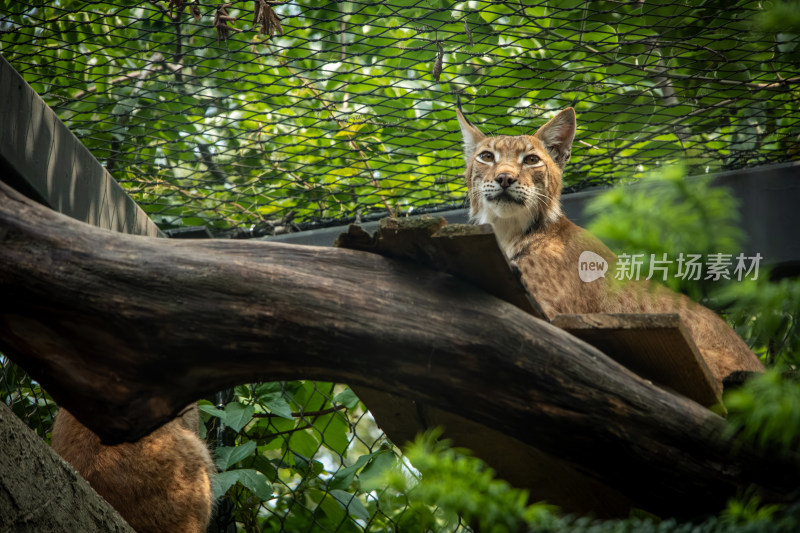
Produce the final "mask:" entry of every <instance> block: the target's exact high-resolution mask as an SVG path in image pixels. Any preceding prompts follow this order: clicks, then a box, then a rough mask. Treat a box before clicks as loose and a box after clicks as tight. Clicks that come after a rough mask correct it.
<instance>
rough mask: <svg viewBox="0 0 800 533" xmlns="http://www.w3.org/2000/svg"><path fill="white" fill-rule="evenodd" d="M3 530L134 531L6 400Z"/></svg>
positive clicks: (2, 409)
mask: <svg viewBox="0 0 800 533" xmlns="http://www.w3.org/2000/svg"><path fill="white" fill-rule="evenodd" d="M0 530H2V531H15V532H17V533H23V532H27V531H30V532H32V533H33V532H40V531H81V532H85V533H94V532H97V533H110V532H118V533H133V529H131V527H130V526H129V525H128V524H127V523H126V522H125V520H123V519H122V517H121V516H119V514H117V512H116V511H115V510H114V508H113V507H111V505H110V504H109V503H108V502H106V501H105V500H104V499H103V498H101V497H100V496H98V494H97V493H96V492H95V491H94V490H93V489H92V488H91V487H90V486H89V484H88V483H87V482H86V481H84V479H83V478H82V477H80V476H79V475H78V474H77V473H76V472H75V470H73V469H72V467H70V466H69V465H68V464H67V463H66V462H65V461H64V460H63V459H61V458H60V457H59V456H58V455H56V453H55V452H54V451H53V450H52V449H50V447H49V446H47V444H45V442H44V440H43V439H41V438H39V436H38V435H36V434H35V433H34V432H33V431H31V429H30V428H29V427H28V426H26V425H25V424H24V423H23V422H22V421H21V420H20V419H19V418H17V416H16V415H15V414H14V413H13V412H12V411H11V409H9V408H8V406H7V405H5V404H3V403H1V402H0Z"/></svg>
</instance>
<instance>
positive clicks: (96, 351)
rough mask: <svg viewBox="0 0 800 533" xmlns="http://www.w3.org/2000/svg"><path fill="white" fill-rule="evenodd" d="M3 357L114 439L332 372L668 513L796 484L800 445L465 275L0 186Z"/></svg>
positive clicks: (774, 494) (772, 495) (771, 493)
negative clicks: (737, 422) (50, 201)
mask: <svg viewBox="0 0 800 533" xmlns="http://www.w3.org/2000/svg"><path fill="white" fill-rule="evenodd" d="M0 294H2V298H0V350H2V351H3V352H5V353H6V354H7V355H9V356H10V357H11V358H12V359H14V361H16V362H17V363H18V364H20V365H21V366H22V367H23V368H25V369H26V370H27V371H28V372H30V374H31V375H32V376H33V377H34V378H36V379H37V380H39V381H40V382H41V383H42V385H43V386H44V387H45V388H46V389H47V390H48V392H49V393H50V394H51V395H52V396H53V398H54V399H55V400H56V401H57V402H58V403H59V404H61V405H63V406H64V407H66V408H67V409H69V410H70V411H71V412H72V413H73V414H74V415H75V416H76V417H78V418H79V419H80V420H81V421H82V422H83V423H84V424H86V425H87V426H88V427H90V428H91V429H92V430H93V431H95V432H96V433H97V434H98V435H100V436H101V437H102V438H104V439H105V440H106V441H107V442H109V443H112V442H119V441H122V440H130V439H135V438H137V437H140V436H142V435H143V434H145V433H147V432H148V431H150V430H152V429H153V428H155V427H157V426H158V425H159V424H161V423H163V422H165V421H167V420H169V419H170V418H172V417H174V416H175V415H176V414H177V413H178V411H179V410H180V409H181V408H182V407H183V406H185V405H187V404H188V403H190V402H192V401H195V400H196V399H197V398H199V397H200V396H202V395H204V394H208V393H211V392H213V391H216V390H219V389H222V388H225V387H229V386H232V385H235V384H240V383H246V382H253V381H259V380H281V379H298V378H303V379H321V380H329V381H340V382H345V383H353V384H356V385H359V384H360V385H366V386H369V387H372V388H376V389H380V390H386V391H391V392H394V393H396V394H398V395H401V396H404V397H408V398H414V399H418V400H421V401H424V402H425V403H427V404H429V405H431V406H434V407H436V408H439V409H443V410H445V411H448V412H452V413H454V414H456V415H460V416H463V417H466V418H468V419H470V420H473V421H475V422H478V423H481V424H484V425H487V426H490V427H493V428H495V429H497V430H498V431H500V432H502V433H505V434H507V435H510V436H513V437H514V438H516V439H518V440H520V441H521V442H524V443H527V444H531V445H533V446H536V447H537V448H539V449H541V450H542V451H544V452H546V453H550V454H553V455H555V456H557V457H559V458H561V459H563V460H565V461H568V462H570V463H571V464H573V465H575V466H576V467H577V468H578V469H579V470H581V471H583V472H585V473H589V474H590V475H591V476H592V477H594V478H596V479H598V480H600V481H602V482H603V483H606V484H608V485H610V486H612V487H614V488H616V489H618V490H619V491H620V492H622V493H624V494H625V495H626V496H628V497H631V498H632V499H633V500H634V501H635V502H636V504H637V505H639V506H640V507H642V508H645V509H647V510H650V511H652V512H656V513H659V514H663V515H676V516H690V515H693V514H696V513H702V512H707V511H709V510H714V509H717V508H718V507H719V506H721V505H722V504H723V503H724V502H725V501H726V499H727V498H728V497H730V496H731V495H733V494H734V493H735V492H736V491H737V490H738V489H740V488H743V487H744V486H746V485H748V484H751V483H752V484H755V485H757V486H758V487H760V488H761V490H762V493H763V495H764V498H765V499H766V500H767V501H780V500H781V499H783V498H786V497H787V494H788V493H790V492H791V491H792V490H793V489H794V488H795V487H796V480H797V479H798V474H800V467H799V466H798V464H799V463H798V461H797V459H796V458H795V457H792V458H779V457H768V456H765V455H764V454H761V453H759V452H758V451H756V450H754V449H751V448H749V447H747V446H737V447H734V446H733V445H732V444H731V443H730V442H729V441H728V440H727V439H725V438H724V437H723V431H724V429H725V421H724V419H722V418H721V417H719V416H717V415H715V414H713V413H711V412H710V411H708V410H706V409H705V408H703V407H701V406H700V405H698V404H696V403H694V402H692V401H689V400H686V399H684V398H681V397H679V396H676V395H674V394H671V393H668V392H666V391H664V390H661V389H659V388H657V387H655V386H653V385H652V384H650V383H648V382H646V381H645V380H643V379H641V378H639V377H637V376H636V375H634V374H633V373H631V372H629V371H628V370H626V369H625V368H624V367H622V366H620V365H619V364H617V363H615V362H614V361H612V360H611V359H609V358H608V357H606V356H605V355H604V354H602V353H601V352H599V351H598V350H596V349H594V348H592V347H591V346H589V345H588V344H586V343H584V342H582V341H580V340H578V339H576V338H575V337H572V336H571V335H569V334H567V333H565V332H564V331H562V330H560V329H558V328H556V327H554V326H551V325H550V324H547V323H546V322H544V321H541V320H539V319H536V318H534V317H532V316H530V315H528V314H527V313H525V312H523V311H521V310H520V309H518V308H516V307H514V306H513V305H511V304H508V303H506V302H503V301H501V300H499V299H497V298H494V297H492V296H490V295H488V294H486V293H484V292H483V291H481V290H479V289H477V288H475V287H473V286H471V285H469V284H467V283H466V282H463V281H461V280H459V279H456V278H454V277H452V276H450V275H447V274H443V273H440V272H435V271H432V270H428V269H425V268H422V267H419V266H417V265H414V264H411V263H407V262H403V261H398V260H392V259H388V258H385V257H381V256H378V255H374V254H369V253H363V252H358V251H353V250H346V249H337V248H317V247H301V246H293V245H286V244H277V243H266V242H255V241H244V242H238V241H169V240H165V239H151V238H143V237H136V236H130V235H123V234H118V233H112V232H109V231H104V230H100V229H97V228H93V227H91V226H88V225H86V224H83V223H80V222H76V221H73V220H71V219H69V218H67V217H65V216H63V215H60V214H58V213H55V212H53V211H50V210H49V209H46V208H44V207H42V206H39V205H37V204H35V203H33V202H31V201H29V200H27V199H26V198H24V197H23V196H21V195H20V194H18V193H16V192H15V191H13V190H10V189H9V188H8V187H6V186H4V185H0Z"/></svg>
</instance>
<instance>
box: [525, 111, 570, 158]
mask: <svg viewBox="0 0 800 533" xmlns="http://www.w3.org/2000/svg"><path fill="white" fill-rule="evenodd" d="M575 128H576V124H575V110H574V109H572V108H571V107H568V108H566V109H564V110H563V111H561V112H560V113H559V114H558V115H556V116H554V117H553V118H551V119H550V121H549V122H548V123H547V124H545V125H544V126H542V127H541V128H539V131H537V132H536V134H535V135H534V137H536V138H538V139H539V140H540V141H542V142H543V143H544V146H545V148H547V151H548V152H550V156H551V157H552V158H553V161H555V162H556V164H557V165H558V166H559V167H561V168H564V165H566V164H567V161H569V157H570V155H571V154H572V139H573V138H574V137H575Z"/></svg>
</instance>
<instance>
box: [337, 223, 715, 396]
mask: <svg viewBox="0 0 800 533" xmlns="http://www.w3.org/2000/svg"><path fill="white" fill-rule="evenodd" d="M336 246H340V247H343V248H352V249H356V250H363V251H368V252H374V253H378V254H382V255H386V256H390V257H395V258H404V259H409V260H411V261H414V262H417V263H422V264H424V265H427V266H429V267H431V268H433V269H436V270H441V271H444V272H448V273H450V274H453V275H454V276H458V277H460V278H463V279H465V280H467V281H470V282H471V283H474V284H476V285H478V286H479V287H481V288H483V289H484V290H486V291H487V292H489V293H490V294H492V295H494V296H497V297H498V298H500V299H502V300H505V301H507V302H509V303H511V304H514V305H516V306H517V307H519V308H520V309H522V310H524V311H526V312H528V313H530V314H532V315H534V316H535V317H537V318H540V319H542V320H548V317H547V316H546V315H545V313H544V311H542V307H541V306H540V305H539V303H538V302H537V301H536V298H535V296H536V295H532V294H530V293H529V292H528V290H527V288H526V287H525V283H524V282H523V280H522V279H521V277H520V275H519V272H518V271H517V270H516V269H515V268H514V267H513V266H512V265H511V264H510V263H509V261H508V259H507V258H506V256H505V254H504V253H503V251H502V250H501V249H500V247H499V245H498V244H497V240H496V238H495V236H494V233H493V231H492V228H491V226H489V225H480V226H475V225H468V224H452V225H447V222H446V221H445V220H444V219H443V218H433V217H429V216H422V217H409V218H401V219H397V218H386V219H383V220H381V223H380V226H379V228H378V231H377V232H376V233H375V234H374V235H369V234H368V233H366V232H365V231H363V230H362V229H361V228H360V227H359V226H355V225H353V226H350V228H349V230H348V232H347V233H343V234H342V235H340V236H339V238H338V239H337V241H336ZM550 322H551V323H552V324H553V325H555V326H557V327H559V328H561V329H564V330H566V331H568V332H569V333H571V334H572V335H575V336H576V337H579V338H580V339H582V340H584V341H586V342H588V343H589V344H591V345H593V346H594V347H596V348H598V349H599V350H600V351H602V352H603V353H605V354H606V355H608V356H609V357H611V358H612V359H614V360H615V361H617V362H618V363H620V364H622V365H623V366H625V367H627V368H628V369H630V370H632V371H633V372H635V373H636V374H638V375H640V376H641V377H643V378H645V379H648V380H650V381H652V382H653V383H655V384H657V385H659V386H661V387H663V388H667V389H669V390H670V391H673V392H675V393H678V394H682V395H684V396H686V397H688V398H691V399H693V400H694V401H696V402H698V403H700V404H701V405H704V406H706V407H712V406H721V405H722V395H721V394H722V391H721V389H720V387H719V386H718V384H717V382H716V381H715V380H714V379H713V378H712V377H711V373H710V372H709V370H708V367H707V366H706V364H705V362H704V361H703V359H702V357H701V355H700V352H699V350H698V349H697V346H696V345H695V343H694V341H693V339H692V338H691V335H690V334H689V330H688V329H687V328H686V325H685V324H683V323H682V322H681V319H680V317H679V316H678V315H677V314H605V313H600V314H585V315H558V316H556V317H554V318H553V319H552V320H550Z"/></svg>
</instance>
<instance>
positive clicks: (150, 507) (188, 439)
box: [52, 407, 214, 533]
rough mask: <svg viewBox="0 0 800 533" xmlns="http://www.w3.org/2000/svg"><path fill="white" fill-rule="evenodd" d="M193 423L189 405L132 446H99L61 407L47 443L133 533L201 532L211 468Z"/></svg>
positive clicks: (194, 418)
mask: <svg viewBox="0 0 800 533" xmlns="http://www.w3.org/2000/svg"><path fill="white" fill-rule="evenodd" d="M197 424H198V414H197V408H196V407H192V408H190V409H189V410H188V412H187V414H185V415H184V416H183V417H180V418H176V419H175V420H172V421H171V422H169V423H167V424H165V425H164V426H162V427H160V428H158V429H157V430H155V431H154V432H153V433H151V434H150V435H148V436H146V437H143V438H142V439H140V440H139V441H137V442H134V443H125V444H119V445H117V446H104V445H102V444H101V443H100V439H99V438H98V437H97V435H95V434H94V433H93V432H91V431H90V430H89V429H88V428H86V426H84V425H83V424H81V423H80V422H78V420H77V419H75V417H74V416H72V414H70V413H69V412H68V411H66V410H65V409H61V410H60V411H59V413H58V416H57V417H56V421H55V425H54V427H53V437H52V445H53V448H54V449H55V451H56V452H58V454H59V455H61V457H63V458H64V459H66V460H67V462H69V463H70V464H71V465H72V466H73V467H74V468H75V470H77V471H78V472H79V473H80V474H81V475H82V476H83V477H84V478H85V479H86V480H87V481H88V482H89V484H90V485H91V486H92V488H94V490H96V491H97V493H98V494H100V495H101V496H102V497H103V498H105V499H106V500H107V501H108V502H109V503H110V504H111V505H112V506H113V507H114V508H115V509H116V510H117V511H118V512H119V514H120V515H121V516H122V517H123V518H124V519H125V520H126V521H127V522H128V523H129V524H130V525H131V526H132V527H133V528H134V529H135V530H136V531H137V532H138V533H146V532H153V533H155V532H176V533H204V532H205V531H206V528H207V526H208V523H209V520H210V519H211V508H212V502H211V475H212V472H213V471H214V465H213V462H212V460H211V456H210V455H209V453H208V449H207V448H206V446H205V443H203V441H202V440H200V438H199V437H198V436H197V427H198V426H197Z"/></svg>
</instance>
